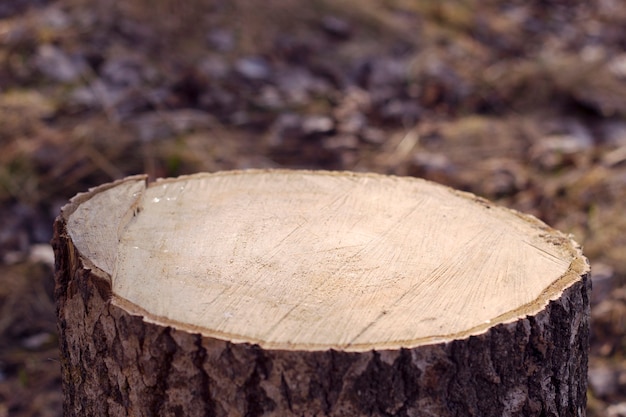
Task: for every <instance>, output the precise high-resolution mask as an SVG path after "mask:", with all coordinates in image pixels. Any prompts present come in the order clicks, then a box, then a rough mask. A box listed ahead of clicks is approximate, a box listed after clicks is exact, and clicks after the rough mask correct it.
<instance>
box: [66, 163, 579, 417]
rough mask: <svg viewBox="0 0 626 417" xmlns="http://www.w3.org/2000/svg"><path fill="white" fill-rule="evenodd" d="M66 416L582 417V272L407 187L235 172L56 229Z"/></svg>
mask: <svg viewBox="0 0 626 417" xmlns="http://www.w3.org/2000/svg"><path fill="white" fill-rule="evenodd" d="M54 249H55V254H56V298H57V302H58V320H59V330H60V344H61V353H62V355H61V356H62V362H61V365H62V375H63V389H64V410H65V416H247V417H248V416H249V417H254V416H419V417H421V416H481V417H484V416H498V417H500V416H560V417H565V416H584V415H585V404H586V397H585V392H586V385H587V348H588V338H589V291H590V281H589V278H588V273H589V267H588V263H587V260H586V259H585V257H584V256H583V255H582V252H581V249H580V247H579V246H578V245H577V244H576V243H575V242H573V241H572V240H571V239H570V238H569V237H568V236H566V235H563V234H562V233H560V232H558V231H556V230H553V229H551V228H549V227H548V226H546V225H545V224H544V223H542V222H540V221H539V220H537V219H536V218H534V217H532V216H528V215H524V214H520V213H518V212H515V211H512V210H509V209H505V208H502V207H498V206H495V205H493V204H492V203H490V202H488V201H486V200H484V199H482V198H479V197H476V196H474V195H471V194H468V193H463V192H458V191H454V190H452V189H449V188H447V187H444V186H441V185H437V184H434V183H430V182H427V181H423V180H419V179H415V178H399V177H390V176H382V175H374V174H354V173H331V172H309V171H287V170H276V171H271V170H270V171H233V172H223V173H215V174H197V175H192V176H185V177H180V178H175V179H167V180H159V181H156V182H153V183H150V184H146V179H145V178H144V177H141V176H135V177H129V178H126V179H124V180H121V181H118V182H114V183H111V184H107V185H103V186H100V187H97V188H95V189H92V190H90V191H89V192H87V193H84V194H79V195H77V196H76V197H74V198H73V199H72V200H71V202H70V203H69V204H68V205H66V206H65V207H64V208H63V209H62V214H61V215H60V216H59V218H58V219H57V221H56V223H55V237H54Z"/></svg>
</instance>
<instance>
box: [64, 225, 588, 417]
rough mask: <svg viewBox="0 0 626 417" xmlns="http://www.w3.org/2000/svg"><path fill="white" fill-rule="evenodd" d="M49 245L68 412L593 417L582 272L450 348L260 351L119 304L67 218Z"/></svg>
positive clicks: (585, 283) (451, 343) (450, 344)
mask: <svg viewBox="0 0 626 417" xmlns="http://www.w3.org/2000/svg"><path fill="white" fill-rule="evenodd" d="M53 244H54V249H55V254H56V290H55V291H56V299H57V302H58V320H59V331H60V345H61V358H62V362H61V366H62V377H63V388H64V410H65V411H64V412H65V416H242V417H243V416H249V417H254V416H424V417H426V416H555V417H556V416H560V417H566V416H584V415H585V404H586V371H587V349H588V340H589V298H588V294H589V291H590V281H589V279H588V277H587V275H586V274H585V275H583V276H582V277H581V279H580V280H579V281H578V282H576V283H574V284H573V285H571V286H570V287H568V288H567V289H565V290H564V291H563V293H562V295H561V297H560V298H558V299H557V300H554V301H551V302H549V304H548V305H547V307H545V308H544V309H543V310H542V311H540V312H539V313H538V314H536V315H532V316H527V317H525V318H520V319H518V320H516V321H514V322H512V323H504V324H498V325H495V326H494V327H492V328H490V329H489V330H487V331H486V332H484V333H482V334H478V335H474V336H470V337H467V338H464V339H459V340H451V341H449V342H447V343H437V344H426V345H421V346H416V347H412V348H403V347H401V348H398V349H382V350H377V349H371V350H368V351H364V352H349V351H341V350H336V349H328V350H313V351H308V350H301V349H300V350H298V349H296V350H288V349H263V348H261V347H260V346H259V345H256V344H250V343H231V342H229V341H227V340H220V339H217V338H213V337H207V336H203V335H201V334H199V333H194V332H190V331H183V330H177V329H174V328H173V327H168V326H161V325H158V324H153V323H149V322H146V321H144V319H143V318H142V317H141V316H138V315H132V314H129V313H128V312H127V311H125V309H124V308H122V307H118V306H116V305H113V304H111V302H110V299H111V293H112V288H111V283H110V280H109V279H108V277H107V276H106V274H104V273H103V272H102V271H100V270H99V269H98V268H95V267H94V266H93V265H86V262H87V261H86V260H85V259H84V258H83V257H82V256H81V254H80V253H79V252H78V250H77V249H76V248H75V246H74V244H73V242H72V240H71V239H70V237H69V234H68V232H67V225H66V221H65V219H64V218H63V217H62V216H61V217H59V218H58V219H57V221H56V223H55V237H54V242H53ZM329 326H332V323H329Z"/></svg>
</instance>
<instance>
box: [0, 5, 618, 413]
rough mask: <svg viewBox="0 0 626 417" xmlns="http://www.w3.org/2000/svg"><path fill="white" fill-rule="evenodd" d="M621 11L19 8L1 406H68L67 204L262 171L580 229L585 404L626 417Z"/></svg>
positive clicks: (0, 65)
mask: <svg viewBox="0 0 626 417" xmlns="http://www.w3.org/2000/svg"><path fill="white" fill-rule="evenodd" d="M624 22H626V1H624V0H597V1H593V2H589V1H582V0H569V1H565V0H561V1H559V0H524V1H521V0H519V1H518V0H508V1H502V0H421V1H416V0H359V1H357V0H310V1H307V2H303V1H296V0H269V1H266V2H255V1H253V0H232V1H223V0H188V1H185V2H181V1H176V0H124V1H122V0H119V1H118V0H91V1H88V0H56V1H55V0H1V1H0V417H5V416H15V417H26V416H54V417H58V416H61V387H60V370H59V363H58V351H57V336H56V324H55V307H54V300H53V297H52V292H53V286H54V283H53V278H52V277H53V263H54V260H53V257H52V251H51V248H50V246H49V241H50V238H51V236H52V223H53V220H54V218H55V217H56V216H57V214H58V213H59V209H60V207H61V206H62V205H63V204H65V203H66V202H67V201H68V199H69V198H70V197H72V196H73V195H74V194H76V193H77V192H80V191H84V190H86V189H87V188H89V187H92V186H95V185H98V184H101V183H104V182H109V181H112V180H114V179H119V178H122V177H124V176H127V175H130V174H137V173H147V174H149V176H150V178H152V179H155V178H158V177H165V176H177V175H181V174H187V173H193V172H198V171H217V170H226V169H247V168H309V169H329V170H351V171H371V172H378V173H384V174H396V175H409V176H417V177H423V178H426V179H430V180H433V181H437V182H440V183H443V184H447V185H450V186H452V187H455V188H458V189H462V190H467V191H471V192H474V193H476V194H478V195H481V196H483V197H486V198H489V199H491V200H493V201H495V202H497V203H499V204H502V205H505V206H508V207H512V208H515V209H518V210H521V211H524V212H527V213H531V214H534V215H535V216H537V217H539V218H541V219H542V220H544V221H545V222H547V223H548V224H550V225H551V226H553V227H555V228H558V229H560V230H562V231H564V232H568V233H571V234H573V235H574V236H575V238H576V239H577V240H578V242H580V243H581V244H582V245H583V246H584V251H585V254H586V255H587V256H588V257H589V258H590V261H591V265H592V276H593V285H594V292H593V300H592V302H593V310H592V320H593V335H592V346H591V357H590V370H589V398H588V415H590V416H612V417H617V416H626V360H625V356H626V339H625V336H624V335H625V334H626V211H625V209H626V31H625V30H624Z"/></svg>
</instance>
